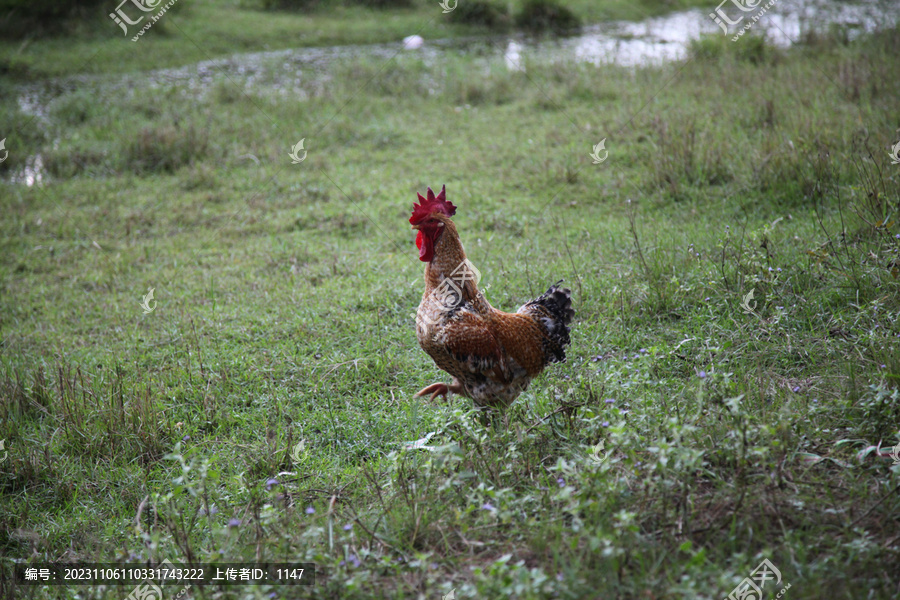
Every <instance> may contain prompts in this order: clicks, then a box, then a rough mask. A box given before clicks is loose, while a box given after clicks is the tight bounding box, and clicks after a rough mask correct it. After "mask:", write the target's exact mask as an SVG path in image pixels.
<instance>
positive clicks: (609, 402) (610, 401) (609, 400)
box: [604, 398, 615, 404]
mask: <svg viewBox="0 0 900 600" xmlns="http://www.w3.org/2000/svg"><path fill="white" fill-rule="evenodd" d="M604 402H606V403H607V404H612V403H613V402H615V400H613V399H612V398H607V399H606V400H604Z"/></svg>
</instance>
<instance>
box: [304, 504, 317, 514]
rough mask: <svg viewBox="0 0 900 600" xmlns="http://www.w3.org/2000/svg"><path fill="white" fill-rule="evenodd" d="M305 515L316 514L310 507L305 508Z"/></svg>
mask: <svg viewBox="0 0 900 600" xmlns="http://www.w3.org/2000/svg"><path fill="white" fill-rule="evenodd" d="M306 514H308V515H314V514H316V509H314V508H313V507H312V506H307V507H306Z"/></svg>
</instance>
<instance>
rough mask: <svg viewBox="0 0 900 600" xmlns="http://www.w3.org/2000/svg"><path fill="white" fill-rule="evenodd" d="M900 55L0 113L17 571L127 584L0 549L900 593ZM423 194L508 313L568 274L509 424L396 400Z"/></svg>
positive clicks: (314, 593)
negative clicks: (757, 573) (61, 570)
mask: <svg viewBox="0 0 900 600" xmlns="http://www.w3.org/2000/svg"><path fill="white" fill-rule="evenodd" d="M203 6H204V5H203V4H202V3H198V5H197V8H196V9H193V8H192V9H191V10H196V11H198V13H199V12H200V11H202V10H206V9H203V8H202V7H203ZM187 14H189V11H186V12H185V15H187ZM174 16H177V14H176V15H173V17H174ZM260 18H262V17H260ZM174 21H175V19H173V24H172V25H173V27H174V26H175V24H174ZM154 33H155V32H154ZM79 43H84V44H89V42H87V41H85V42H79ZM164 43H165V41H160V42H159V44H164ZM139 45H140V46H141V47H142V48H141V49H142V50H143V49H146V48H150V47H151V46H152V44H151V43H149V40H147V41H146V42H145V41H142V42H141V43H140V44H139ZM135 51H136V50H135ZM898 51H900V36H898V32H897V30H896V29H894V30H890V31H886V32H884V33H882V34H879V35H875V36H872V37H868V38H864V39H862V40H860V41H858V42H855V43H852V44H848V43H842V42H841V41H840V38H839V37H834V38H831V37H810V38H809V39H808V40H807V42H806V44H805V45H802V46H801V47H798V48H796V49H794V50H792V51H789V52H783V51H777V50H774V49H772V48H770V47H768V46H766V45H765V44H764V43H762V42H756V41H754V40H753V39H752V38H750V39H742V40H740V42H738V43H735V44H732V43H730V42H720V41H719V40H715V41H712V40H707V41H704V42H703V43H701V44H698V45H697V46H696V48H695V57H694V58H692V59H691V60H688V61H685V62H682V63H675V64H671V65H668V66H665V67H660V68H653V69H641V70H637V71H634V70H629V69H623V68H618V67H614V66H603V67H594V66H590V65H576V64H568V63H564V64H559V65H549V64H542V63H540V62H529V63H528V64H527V66H526V71H525V72H524V73H518V72H509V71H507V70H505V68H504V66H503V64H502V63H500V62H491V61H488V62H487V63H485V62H484V59H483V58H480V57H477V56H465V55H462V56H459V55H453V54H448V55H447V56H446V57H444V58H443V59H442V60H440V61H438V62H437V63H426V62H423V61H422V60H421V59H420V58H418V57H416V56H409V55H405V56H403V57H400V58H398V59H396V60H394V61H391V62H389V63H385V62H383V61H380V60H375V59H373V60H370V61H356V60H354V61H353V62H349V63H342V62H337V63H335V64H332V65H330V66H329V67H328V68H327V69H326V70H325V71H324V72H322V73H320V74H318V75H316V76H313V77H312V79H309V80H301V81H300V82H299V83H298V84H297V85H298V86H299V88H300V89H301V90H302V91H303V94H298V93H290V94H279V93H275V92H272V91H271V89H270V88H269V87H266V86H265V85H264V83H265V82H264V81H262V82H261V81H257V82H256V85H247V86H240V85H239V83H240V82H239V81H237V80H235V79H233V78H232V79H225V78H222V79H221V80H220V81H217V82H216V83H215V84H213V85H211V86H205V85H201V86H195V87H193V88H189V89H186V88H183V87H179V86H175V85H157V86H148V85H144V84H142V83H141V79H140V77H138V78H136V79H135V80H134V82H133V83H132V84H129V85H127V86H125V87H124V88H122V87H109V86H105V85H101V84H98V85H83V86H80V87H79V88H78V89H75V90H72V91H68V92H64V93H61V94H60V95H59V96H58V97H57V98H56V99H55V100H53V102H52V103H51V104H50V105H49V106H48V107H46V109H47V110H46V114H45V115H44V116H42V117H40V118H36V119H29V118H28V117H26V115H23V114H22V113H20V112H17V111H18V108H17V107H18V103H16V102H5V103H3V104H2V106H0V122H2V123H3V126H4V127H5V128H7V129H9V127H8V124H9V123H14V124H16V125H17V127H15V129H16V133H15V135H10V137H9V139H8V140H7V144H6V147H7V149H9V151H10V154H9V157H8V159H7V160H6V161H5V162H4V163H2V165H0V169H4V171H2V172H3V173H4V174H5V175H7V176H8V175H9V174H10V173H11V172H13V171H15V170H16V169H20V168H22V166H23V165H24V164H25V162H26V160H25V158H24V157H26V156H28V155H34V154H38V153H39V154H41V156H42V157H43V162H44V166H45V168H46V170H47V173H48V175H47V179H46V181H45V182H44V183H43V185H40V186H35V187H27V186H24V185H21V184H13V183H9V182H8V181H5V180H4V182H3V183H2V184H0V188H2V192H0V198H2V200H0V211H2V214H3V218H2V221H0V223H2V224H0V231H2V253H0V256H2V259H0V282H2V288H0V363H2V364H0V402H2V403H0V440H3V442H4V449H3V450H2V451H0V459H2V462H0V556H2V557H3V558H2V573H3V577H2V578H0V595H2V596H4V597H21V598H45V597H47V598H56V597H60V598H80V599H81V598H122V597H124V596H125V595H127V593H128V592H129V591H130V588H121V587H120V588H116V587H111V588H100V587H84V588H81V589H68V590H67V589H64V588H61V587H52V588H51V587H45V588H35V587H30V588H25V587H19V588H16V589H13V588H12V586H11V583H10V581H9V572H10V568H11V563H12V560H13V559H32V560H74V559H78V560H83V561H98V562H99V561H129V560H130V561H142V560H148V559H153V560H163V559H168V560H170V561H173V562H213V561H216V562H238V561H257V560H271V561H310V562H314V563H316V565H317V574H316V577H317V581H316V585H315V587H312V588H306V589H303V590H301V591H299V592H297V591H293V592H290V594H287V595H285V594H284V593H283V592H282V591H280V590H274V589H272V588H267V587H264V586H262V587H245V588H228V589H227V590H225V591H223V590H220V589H206V590H200V589H198V588H193V589H191V590H189V591H188V592H187V595H186V596H183V597H194V598H233V597H240V598H269V597H276V598H282V597H284V598H293V597H316V598H349V599H353V598H375V597H389V598H425V599H435V600H437V599H439V598H441V597H442V596H443V595H445V594H448V593H450V592H451V590H455V595H456V597H457V598H501V597H511V598H573V599H574V598H634V599H676V598H692V599H693V598H696V599H706V598H709V599H713V598H715V599H721V598H724V597H726V596H727V595H728V594H729V593H730V592H731V590H733V589H734V588H735V586H737V585H738V583H739V582H741V580H742V579H744V578H745V577H747V576H749V575H750V573H751V571H753V569H754V568H755V567H756V566H757V565H758V564H760V563H761V561H762V560H763V559H764V558H767V559H769V560H770V561H771V562H772V564H774V565H775V566H776V567H777V568H778V569H779V570H780V572H781V574H782V581H781V582H780V584H778V585H776V584H775V582H772V581H770V582H768V584H767V585H766V587H765V588H764V591H765V592H766V596H765V597H767V598H772V597H775V595H776V593H778V592H779V590H781V589H782V588H784V587H786V586H788V585H790V588H789V589H787V591H786V592H785V593H784V595H783V596H781V597H783V598H788V599H798V598H810V599H813V598H815V599H820V598H826V597H827V598H834V599H858V598H872V599H875V598H885V599H887V598H895V597H897V594H898V582H897V579H896V571H895V568H896V565H897V564H898V561H900V556H898V549H900V520H898V514H900V496H898V491H900V466H892V461H891V459H890V458H889V457H887V456H886V454H887V453H888V452H889V450H890V447H891V446H893V445H895V444H897V443H898V441H900V431H898V430H900V403H898V374H900V353H898V337H900V323H898V321H897V316H898V312H900V300H898V299H900V293H898V292H900V285H898V274H900V256H898V251H900V226H898V225H897V217H898V214H900V165H893V164H891V163H890V158H889V157H888V150H889V149H890V146H891V144H893V143H895V142H896V141H897V140H896V138H897V132H896V128H897V127H898V122H897V112H896V107H897V98H898V97H900V77H898V75H900V73H898V63H897V61H896V56H897V55H898ZM101 56H105V57H106V58H104V59H103V60H104V61H105V62H104V63H103V67H102V69H101V70H106V69H107V68H108V69H109V70H113V69H114V68H115V67H114V65H113V64H112V63H111V62H106V61H111V58H110V57H109V55H106V54H101ZM189 56H190V52H186V53H185V58H187V57H189ZM195 58H196V57H195ZM163 62H165V60H164V61H163ZM40 70H42V69H40ZM474 73H477V75H478V76H477V77H476V76H474V75H473V74H474ZM276 87H277V86H276ZM25 122H27V123H28V126H27V127H23V126H21V124H22V123H25ZM301 138H303V139H304V140H305V149H306V151H308V155H307V156H306V159H305V160H304V161H303V162H302V163H300V164H291V160H290V158H289V157H288V151H289V150H290V148H291V146H293V145H294V144H296V143H297V141H298V140H300V139H301ZM604 138H605V139H606V144H605V146H606V149H607V151H608V152H609V154H608V158H607V159H606V160H605V161H604V162H603V163H601V164H596V165H595V164H592V160H591V157H590V155H589V153H590V151H591V148H592V147H593V146H594V144H597V143H598V142H599V141H600V140H601V139H604ZM441 184H446V185H447V191H448V197H449V199H450V200H451V201H452V202H454V203H455V204H456V205H457V206H458V207H459V211H458V213H457V216H456V218H455V222H456V223H457V226H458V227H459V229H460V231H461V234H462V238H463V241H464V243H465V244H466V248H467V250H468V253H469V258H470V259H471V260H472V261H473V263H474V264H475V265H476V266H477V267H478V268H479V270H480V271H481V273H482V275H483V280H482V284H483V285H489V286H490V287H489V289H488V291H487V293H486V295H487V297H488V299H489V300H490V301H491V302H492V303H493V304H494V305H495V306H497V307H499V308H502V309H505V310H514V309H515V308H516V307H517V306H518V305H520V304H521V303H523V302H524V301H526V300H528V299H530V298H531V297H533V296H535V295H537V294H539V293H540V292H542V291H543V290H544V289H546V287H547V286H548V284H550V283H552V282H554V281H556V280H557V279H560V278H564V279H565V280H566V282H567V283H568V284H569V285H570V286H571V287H572V289H573V292H574V299H575V308H576V311H577V313H576V319H575V322H574V327H573V332H572V340H573V341H572V345H571V348H570V350H569V353H568V354H569V360H568V362H567V363H565V364H563V365H556V366H554V367H552V368H551V369H549V370H548V372H546V373H545V374H544V375H543V376H542V377H541V378H540V379H538V380H537V381H536V382H535V383H534V384H533V385H532V387H531V388H530V389H529V390H528V391H527V392H526V393H525V394H523V395H522V396H521V397H520V398H519V399H518V400H517V401H516V403H515V404H514V405H513V406H512V408H511V409H510V411H509V413H508V415H507V418H506V419H505V422H503V423H498V424H495V425H485V424H483V423H482V422H481V421H480V420H479V419H478V418H477V416H476V415H474V414H473V411H472V409H471V403H470V402H469V401H467V400H465V399H462V398H458V397H456V398H452V399H451V400H450V401H449V402H448V403H428V402H425V401H423V400H422V399H415V398H413V396H412V395H413V393H414V392H415V391H416V390H418V389H419V388H420V387H422V386H424V385H426V384H428V383H431V382H433V381H436V380H441V379H444V376H443V374H442V373H440V372H438V371H437V370H436V368H435V367H434V366H433V364H432V363H431V361H430V360H429V359H428V357H427V356H426V355H425V354H424V353H423V352H422V351H421V350H420V349H419V348H418V346H417V343H416V340H415V332H414V318H413V314H414V312H415V308H416V306H417V304H418V302H419V299H420V296H421V293H422V289H423V282H422V280H421V276H422V268H423V265H422V264H421V263H420V262H419V261H418V260H417V252H416V250H415V246H414V244H413V239H414V237H413V232H412V231H411V230H410V229H409V226H408V223H407V221H406V219H407V218H408V216H409V212H410V210H411V206H412V202H413V200H414V199H415V193H416V192H417V191H424V189H425V187H426V186H432V187H439V186H440V185H441ZM150 288H153V290H154V298H153V300H152V301H149V302H148V305H147V308H152V310H151V311H150V312H145V310H143V309H142V307H141V301H142V298H143V297H144V296H145V294H147V292H148V289H150ZM751 292H752V293H753V296H752V298H750V297H748V294H750V293H751ZM742 304H744V308H742ZM430 433H434V435H433V437H431V438H430V442H429V443H430V445H432V446H434V447H435V449H434V450H433V451H427V450H405V449H404V448H403V446H402V443H403V442H407V441H412V440H417V439H419V438H422V437H424V436H426V435H427V434H430ZM600 444H602V447H601V446H600ZM878 444H880V445H881V448H882V454H883V455H879V453H878V451H877V450H875V449H873V448H872V447H873V446H876V445H878ZM169 589H170V588H169V587H168V586H167V587H166V591H167V596H166V597H174V594H175V591H177V589H173V590H172V592H171V594H169ZM270 593H274V596H270Z"/></svg>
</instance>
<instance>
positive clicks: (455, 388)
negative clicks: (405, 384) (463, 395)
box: [416, 381, 462, 402]
mask: <svg viewBox="0 0 900 600" xmlns="http://www.w3.org/2000/svg"><path fill="white" fill-rule="evenodd" d="M450 392H453V393H454V394H459V393H460V392H462V386H461V385H460V384H459V382H458V381H454V382H453V383H451V384H450V385H447V384H446V383H441V382H438V383H432V384H431V385H429V386H428V387H426V388H422V389H421V390H419V391H418V393H416V398H418V397H419V396H424V395H426V394H431V398H429V399H428V401H429V402H432V401H434V399H435V398H437V397H438V396H443V397H444V400H446V399H447V394H449V393H450Z"/></svg>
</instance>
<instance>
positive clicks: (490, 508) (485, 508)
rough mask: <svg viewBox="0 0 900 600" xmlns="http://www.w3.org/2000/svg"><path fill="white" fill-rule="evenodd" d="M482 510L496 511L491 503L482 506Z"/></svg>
mask: <svg viewBox="0 0 900 600" xmlns="http://www.w3.org/2000/svg"><path fill="white" fill-rule="evenodd" d="M481 508H482V510H496V509H495V508H494V505H493V504H491V503H490V502H485V503H484V504H482V505H481Z"/></svg>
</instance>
